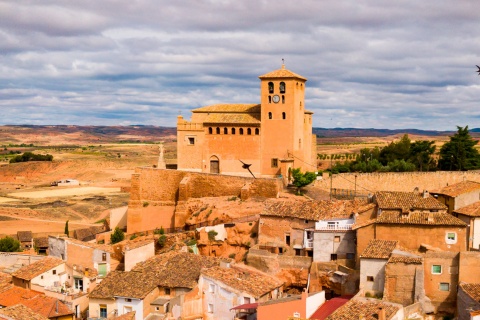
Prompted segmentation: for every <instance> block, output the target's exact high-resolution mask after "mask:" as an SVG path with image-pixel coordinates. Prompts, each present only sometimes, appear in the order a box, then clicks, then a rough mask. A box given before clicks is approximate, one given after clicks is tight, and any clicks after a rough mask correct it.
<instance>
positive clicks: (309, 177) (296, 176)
mask: <svg viewBox="0 0 480 320" xmlns="http://www.w3.org/2000/svg"><path fill="white" fill-rule="evenodd" d="M291 172H292V177H293V185H294V186H295V187H297V193H300V190H301V189H302V188H303V187H305V186H307V185H309V184H310V183H312V182H313V181H315V179H317V175H316V174H315V172H309V171H307V172H305V173H302V172H300V168H296V169H292V171H291Z"/></svg>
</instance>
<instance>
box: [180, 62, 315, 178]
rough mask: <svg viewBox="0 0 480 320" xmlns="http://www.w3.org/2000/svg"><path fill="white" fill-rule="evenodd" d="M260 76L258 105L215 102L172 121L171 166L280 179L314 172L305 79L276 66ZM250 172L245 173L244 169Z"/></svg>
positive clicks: (190, 169) (188, 169)
mask: <svg viewBox="0 0 480 320" xmlns="http://www.w3.org/2000/svg"><path fill="white" fill-rule="evenodd" d="M259 78H260V104H215V105H210V106H205V107H201V108H198V109H194V110H192V117H191V120H190V121H187V120H185V119H184V118H183V116H181V115H179V116H178V119H177V169H178V170H184V171H193V172H205V173H215V174H224V175H235V176H252V175H253V176H254V177H257V178H258V177H282V178H283V180H284V182H285V183H288V181H289V180H290V177H289V172H290V171H289V169H290V168H301V170H302V172H305V171H316V137H315V135H313V134H312V115H313V113H312V112H311V111H308V110H306V109H305V83H306V81H307V79H306V78H304V77H302V76H300V75H298V74H296V73H293V72H292V71H290V70H288V69H286V68H285V65H284V64H282V67H281V68H280V69H278V70H275V71H272V72H269V73H266V74H264V75H262V76H259ZM249 171H250V172H249Z"/></svg>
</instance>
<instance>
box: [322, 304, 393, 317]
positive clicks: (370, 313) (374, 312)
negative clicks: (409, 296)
mask: <svg viewBox="0 0 480 320" xmlns="http://www.w3.org/2000/svg"><path fill="white" fill-rule="evenodd" d="M380 308H383V309H384V310H385V318H386V319H387V320H389V319H391V318H392V317H393V316H394V315H395V314H396V313H397V312H398V310H399V309H400V308H401V306H400V305H395V304H390V303H385V302H383V301H381V300H377V299H365V300H360V299H352V300H350V301H348V302H347V303H346V304H344V305H343V306H342V307H340V308H338V309H337V310H336V311H335V312H334V313H332V314H331V315H329V316H328V317H327V319H328V320H352V319H360V317H363V318H362V319H365V320H376V319H379V317H378V312H379V310H380Z"/></svg>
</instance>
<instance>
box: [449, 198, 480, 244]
mask: <svg viewBox="0 0 480 320" xmlns="http://www.w3.org/2000/svg"><path fill="white" fill-rule="evenodd" d="M453 215H454V216H455V217H458V219H460V220H462V221H463V222H465V223H466V224H467V239H468V243H467V249H468V250H470V249H471V248H473V249H477V250H478V249H480V201H477V202H474V203H472V204H469V205H467V206H465V207H461V208H460V209H455V210H454V211H453Z"/></svg>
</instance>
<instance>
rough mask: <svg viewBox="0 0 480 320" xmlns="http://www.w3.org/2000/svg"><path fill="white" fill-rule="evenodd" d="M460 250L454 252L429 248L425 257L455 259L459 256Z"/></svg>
mask: <svg viewBox="0 0 480 320" xmlns="http://www.w3.org/2000/svg"><path fill="white" fill-rule="evenodd" d="M458 254H459V253H458V252H454V251H453V252H452V251H435V250H429V251H427V252H426V253H425V255H424V257H425V258H426V259H428V258H435V259H438V258H441V259H449V260H450V259H454V258H456V257H457V256H458Z"/></svg>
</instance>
